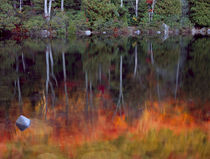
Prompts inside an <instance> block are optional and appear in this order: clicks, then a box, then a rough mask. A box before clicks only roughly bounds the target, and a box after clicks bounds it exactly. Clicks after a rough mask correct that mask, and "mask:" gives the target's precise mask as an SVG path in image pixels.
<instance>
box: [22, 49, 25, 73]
mask: <svg viewBox="0 0 210 159" xmlns="http://www.w3.org/2000/svg"><path fill="white" fill-rule="evenodd" d="M22 62H23V70H24V71H25V70H26V65H25V60H24V55H23V53H22Z"/></svg>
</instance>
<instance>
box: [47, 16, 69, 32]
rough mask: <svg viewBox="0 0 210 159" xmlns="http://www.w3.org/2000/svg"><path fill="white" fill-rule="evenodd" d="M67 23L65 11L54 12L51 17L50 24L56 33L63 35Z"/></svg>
mask: <svg viewBox="0 0 210 159" xmlns="http://www.w3.org/2000/svg"><path fill="white" fill-rule="evenodd" d="M67 25H68V17H67V15H66V14H65V12H56V14H55V15H54V16H53V17H52V18H51V21H50V26H51V29H52V30H56V32H57V33H58V34H63V35H65V33H66V29H67V27H68V26H67Z"/></svg>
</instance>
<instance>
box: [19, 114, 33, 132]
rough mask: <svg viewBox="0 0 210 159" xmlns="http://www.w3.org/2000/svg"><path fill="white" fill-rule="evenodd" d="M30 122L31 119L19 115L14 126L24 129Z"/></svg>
mask: <svg viewBox="0 0 210 159" xmlns="http://www.w3.org/2000/svg"><path fill="white" fill-rule="evenodd" d="M30 124H31V120H30V119H28V118H27V117H25V116H23V115H20V116H19V118H18V119H17V120H16V126H17V127H18V128H19V129H20V130H21V131H23V130H25V129H26V128H28V127H29V126H30Z"/></svg>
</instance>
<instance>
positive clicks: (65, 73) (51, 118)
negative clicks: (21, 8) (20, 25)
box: [0, 36, 210, 159]
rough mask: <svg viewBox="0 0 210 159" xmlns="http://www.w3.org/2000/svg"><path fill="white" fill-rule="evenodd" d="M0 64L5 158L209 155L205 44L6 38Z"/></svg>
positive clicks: (209, 48) (0, 140)
mask: <svg viewBox="0 0 210 159" xmlns="http://www.w3.org/2000/svg"><path fill="white" fill-rule="evenodd" d="M0 63H1V64H0V76H1V78H0V130H1V131H0V149H1V150H0V158H12V159H13V158H18V159H19V158H21V159H22V158H52V159H54V158H110V159H112V158H117V159H118V158H119V159H121V158H135V159H137V158H139V159H140V158H145V159H146V158H162V159H163V158H174V159H177V158H193V156H194V157H195V156H196V157H195V158H208V157H209V156H210V154H209V151H208V150H209V148H210V143H209V137H210V135H209V134H210V128H209V119H210V102H209V101H210V40H209V38H207V37H206V38H195V37H194V38H193V37H180V36H177V37H170V38H168V39H166V40H163V39H161V38H159V37H141V38H104V37H89V38H83V39H82V38H78V39H77V38H71V39H69V40H57V39H54V40H40V39H26V40H22V41H19V40H17V39H14V40H5V41H0ZM21 114H23V115H25V116H27V117H28V118H30V119H31V121H32V124H31V126H30V127H29V128H28V129H26V130H25V131H23V132H21V131H20V130H18V128H16V126H15V121H16V119H17V118H18V116H19V115H21ZM174 138H176V140H174ZM174 145H175V146H174Z"/></svg>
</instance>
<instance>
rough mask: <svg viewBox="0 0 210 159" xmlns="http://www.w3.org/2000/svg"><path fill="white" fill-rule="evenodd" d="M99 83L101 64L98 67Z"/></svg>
mask: <svg viewBox="0 0 210 159" xmlns="http://www.w3.org/2000/svg"><path fill="white" fill-rule="evenodd" d="M98 76H99V83H100V84H101V64H99V65H98Z"/></svg>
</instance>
